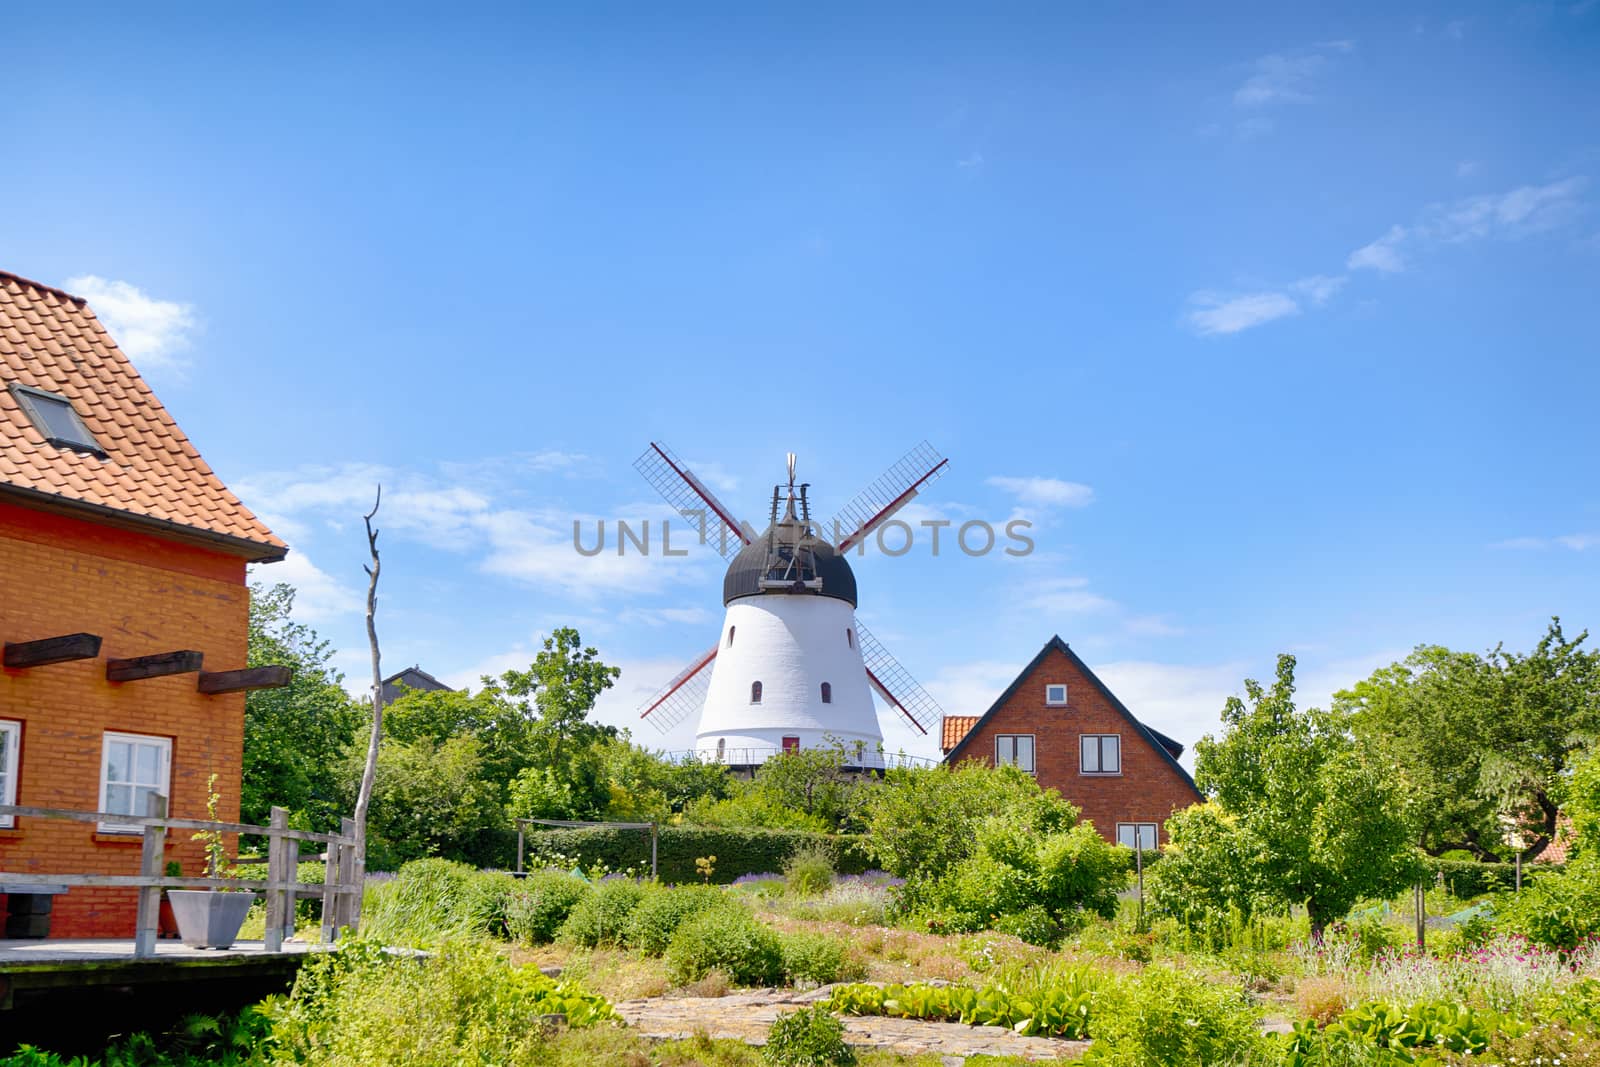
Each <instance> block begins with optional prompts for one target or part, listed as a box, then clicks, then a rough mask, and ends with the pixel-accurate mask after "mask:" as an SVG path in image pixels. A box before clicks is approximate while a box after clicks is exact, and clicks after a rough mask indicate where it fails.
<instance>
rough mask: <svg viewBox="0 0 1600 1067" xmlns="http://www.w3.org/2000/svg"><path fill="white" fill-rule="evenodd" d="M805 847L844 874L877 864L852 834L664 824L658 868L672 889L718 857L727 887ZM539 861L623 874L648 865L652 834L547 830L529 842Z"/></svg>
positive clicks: (719, 878)
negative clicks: (824, 854) (821, 851)
mask: <svg viewBox="0 0 1600 1067" xmlns="http://www.w3.org/2000/svg"><path fill="white" fill-rule="evenodd" d="M807 845H819V846H821V847H824V848H829V849H830V854H831V855H833V856H834V858H835V866H836V868H837V870H838V871H839V872H840V873H842V874H860V873H862V872H863V871H868V870H871V869H872V868H873V867H875V866H876V865H877V862H878V861H877V859H876V857H874V855H873V854H872V851H871V849H870V848H869V846H868V843H867V841H866V840H865V839H864V838H862V837H859V836H854V835H850V834H835V835H829V834H819V833H814V832H811V831H807V830H756V829H736V828H714V827H705V826H663V827H661V830H660V837H659V840H658V842H657V851H656V869H657V873H658V875H659V876H660V878H661V881H663V882H665V883H667V884H668V885H677V884H681V883H685V882H699V881H700V880H701V879H700V877H699V875H697V874H696V873H695V868H694V861H695V859H696V858H697V857H700V856H716V857H717V866H716V873H715V874H714V875H713V876H712V881H714V882H717V883H720V884H724V885H725V884H727V883H729V882H732V881H734V880H736V879H738V878H739V877H740V876H741V875H746V874H760V873H762V872H764V871H781V870H782V869H783V865H784V863H785V862H786V861H787V860H788V859H789V857H790V856H791V855H793V854H794V853H795V852H798V851H799V850H800V849H802V848H804V847H805V846H807ZM530 847H531V851H532V854H533V855H534V857H535V858H538V857H542V856H557V855H559V856H563V857H570V858H573V859H575V860H577V862H579V863H580V864H582V865H583V867H584V869H585V870H587V869H589V868H590V867H594V866H599V865H603V866H604V867H605V868H606V869H607V870H612V871H620V870H624V869H626V868H628V867H638V866H639V865H641V864H645V865H648V864H649V862H650V835H649V834H648V833H647V832H642V831H639V830H617V829H612V828H609V827H584V828H574V829H560V830H546V831H544V832H542V833H540V834H538V835H537V836H536V837H534V838H533V839H532V841H531V842H530Z"/></svg>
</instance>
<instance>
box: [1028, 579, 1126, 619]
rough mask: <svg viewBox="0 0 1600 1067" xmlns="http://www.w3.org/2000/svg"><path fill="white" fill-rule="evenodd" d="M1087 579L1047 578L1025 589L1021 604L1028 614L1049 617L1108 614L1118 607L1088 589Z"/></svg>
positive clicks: (1113, 602)
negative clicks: (1036, 613) (1038, 613)
mask: <svg viewBox="0 0 1600 1067" xmlns="http://www.w3.org/2000/svg"><path fill="white" fill-rule="evenodd" d="M1088 584H1089V580H1088V579H1087V578H1077V577H1069V578H1047V579H1044V580H1043V581H1034V582H1029V583H1028V584H1027V586H1025V592H1024V601H1025V603H1026V605H1027V607H1028V609H1029V610H1030V611H1033V612H1043V613H1048V614H1051V615H1088V614H1094V613H1096V612H1102V611H1110V610H1113V609H1115V608H1116V607H1117V603H1116V601H1114V600H1111V599H1109V598H1107V597H1103V596H1101V595H1100V594H1099V593H1092V592H1090V591H1089V589H1088V588H1087V586H1088Z"/></svg>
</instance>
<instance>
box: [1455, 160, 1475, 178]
mask: <svg viewBox="0 0 1600 1067" xmlns="http://www.w3.org/2000/svg"><path fill="white" fill-rule="evenodd" d="M1478 168H1479V163H1478V161H1477V160H1475V159H1463V160H1462V161H1461V162H1460V163H1457V164H1456V177H1457V178H1470V177H1472V176H1473V175H1474V174H1476V173H1478Z"/></svg>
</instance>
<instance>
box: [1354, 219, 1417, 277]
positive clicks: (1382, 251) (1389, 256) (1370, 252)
mask: <svg viewBox="0 0 1600 1067" xmlns="http://www.w3.org/2000/svg"><path fill="white" fill-rule="evenodd" d="M1405 239H1406V229H1405V227H1404V226H1391V227H1389V232H1388V233H1386V234H1384V235H1383V236H1382V237H1380V238H1378V239H1377V240H1376V241H1373V242H1372V243H1371V244H1368V245H1363V246H1361V247H1360V248H1358V249H1356V250H1355V251H1354V252H1351V253H1350V258H1349V259H1347V260H1345V264H1344V265H1345V266H1346V267H1348V268H1350V269H1351V270H1375V271H1378V272H1379V273H1382V274H1398V273H1399V272H1400V271H1403V270H1405V269H1406V262H1405V260H1404V259H1403V258H1402V257H1401V255H1400V245H1401V243H1402V242H1403V241H1404V240H1405Z"/></svg>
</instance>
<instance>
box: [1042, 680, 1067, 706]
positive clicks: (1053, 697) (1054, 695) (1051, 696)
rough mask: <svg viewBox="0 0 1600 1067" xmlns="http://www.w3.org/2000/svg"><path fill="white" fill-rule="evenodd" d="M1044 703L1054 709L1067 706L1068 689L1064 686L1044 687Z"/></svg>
mask: <svg viewBox="0 0 1600 1067" xmlns="http://www.w3.org/2000/svg"><path fill="white" fill-rule="evenodd" d="M1044 702H1045V703H1046V704H1048V705H1050V707H1052V708H1064V707H1066V706H1067V687H1066V686H1064V685H1047V686H1045V687H1044Z"/></svg>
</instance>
